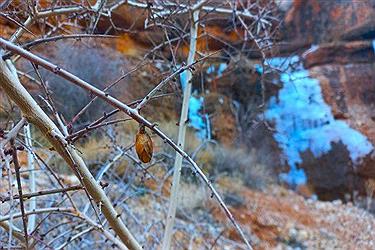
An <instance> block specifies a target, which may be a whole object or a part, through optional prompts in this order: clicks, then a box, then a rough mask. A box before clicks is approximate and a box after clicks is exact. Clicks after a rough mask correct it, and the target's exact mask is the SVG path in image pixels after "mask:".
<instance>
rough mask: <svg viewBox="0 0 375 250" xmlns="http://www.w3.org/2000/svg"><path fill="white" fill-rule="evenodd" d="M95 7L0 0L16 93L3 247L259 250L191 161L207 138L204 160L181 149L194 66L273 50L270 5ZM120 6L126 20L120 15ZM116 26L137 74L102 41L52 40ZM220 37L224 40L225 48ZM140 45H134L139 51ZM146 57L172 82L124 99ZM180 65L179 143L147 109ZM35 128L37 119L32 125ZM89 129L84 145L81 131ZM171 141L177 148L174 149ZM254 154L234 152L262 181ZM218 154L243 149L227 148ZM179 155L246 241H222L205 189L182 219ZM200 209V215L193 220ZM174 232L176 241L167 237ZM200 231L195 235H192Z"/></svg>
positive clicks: (2, 76)
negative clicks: (151, 150)
mask: <svg viewBox="0 0 375 250" xmlns="http://www.w3.org/2000/svg"><path fill="white" fill-rule="evenodd" d="M93 2H95V3H92V1H78V0H77V1H68V2H67V1H45V2H44V1H43V3H42V2H40V3H39V2H38V1H36V2H35V3H34V1H6V2H5V3H4V4H1V5H0V8H1V9H2V11H1V13H0V14H1V15H0V17H1V18H2V19H4V20H5V23H6V25H4V29H2V30H1V32H3V31H4V33H6V34H5V37H7V39H3V38H0V46H1V47H2V48H3V49H4V53H3V52H2V53H1V57H2V58H1V60H0V87H1V88H2V91H4V93H5V94H6V95H7V97H9V99H10V100H11V101H12V102H14V104H12V105H10V107H9V108H7V110H6V111H5V112H4V114H5V118H4V119H6V120H7V121H6V122H4V123H3V121H1V122H2V123H1V124H2V126H3V127H2V130H1V131H0V158H1V159H2V162H1V168H2V170H3V171H2V173H1V180H0V181H1V185H0V188H1V200H2V201H3V204H2V209H1V214H0V228H1V232H6V233H1V235H0V240H1V241H0V246H1V247H2V246H7V247H8V249H11V248H26V249H32V248H37V249H43V248H53V249H65V248H72V249H82V248H94V249H97V248H110V247H115V248H119V249H127V248H129V249H141V248H142V247H141V246H144V247H146V248H149V249H155V248H157V247H158V246H160V245H162V246H163V249H170V247H171V246H172V247H173V248H177V249H179V248H186V247H187V246H189V247H190V248H195V246H199V247H202V245H203V247H206V248H211V247H212V246H211V245H214V244H217V242H220V244H221V246H223V247H234V246H235V247H239V248H249V249H252V247H251V245H250V243H249V240H248V239H250V235H249V234H248V233H247V234H245V233H244V232H243V230H242V229H241V227H240V225H239V224H238V223H237V221H236V220H235V219H234V217H233V215H232V213H231V211H230V210H229V209H228V207H227V205H226V204H225V202H224V201H223V199H222V198H221V195H220V194H219V193H218V191H217V190H216V188H215V185H214V183H212V181H211V180H210V179H209V178H208V177H207V176H206V175H205V171H204V170H202V168H200V167H199V165H198V164H197V162H196V161H195V160H194V159H193V158H195V155H196V153H195V152H196V150H197V148H199V145H196V146H195V147H194V148H195V149H194V150H193V151H192V155H194V156H190V155H189V154H187V153H186V152H185V150H184V145H185V144H187V143H185V140H186V135H185V133H186V126H187V124H188V120H187V111H188V109H189V96H190V94H191V89H190V87H191V85H192V79H193V74H195V72H197V69H199V67H197V66H198V65H199V64H202V63H204V62H206V61H207V62H209V60H212V61H218V60H219V61H220V60H221V56H222V55H224V56H227V57H228V56H230V54H232V53H233V54H237V55H238V54H244V55H248V56H250V55H251V56H254V57H257V58H260V59H262V58H263V59H264V58H265V50H266V49H267V48H268V47H269V45H270V44H271V40H270V37H271V30H272V27H273V22H274V21H275V19H274V18H273V15H272V14H273V11H272V9H273V7H274V5H273V4H264V5H261V4H249V3H247V2H243V3H242V2H241V3H240V4H239V5H237V4H233V3H232V2H231V1H225V2H220V3H218V5H216V2H214V1H209V0H200V1H194V2H190V1H186V2H185V1H184V2H178V3H177V2H176V3H174V2H165V1H155V2H154V3H150V2H149V1H101V0H98V1H93ZM123 8H125V10H124V9H123ZM266 10H267V11H266ZM122 11H125V13H127V15H122V14H123V13H124V12H122ZM122 17H125V20H124V19H121V18H122ZM127 17H131V18H130V19H126V18H127ZM139 19H141V21H139ZM223 20H225V21H223ZM129 22H130V23H129ZM211 22H213V23H216V24H217V23H222V24H225V26H226V27H225V29H228V31H230V32H231V35H232V36H235V37H237V39H236V41H235V43H234V44H233V45H231V44H230V43H231V41H230V40H229V41H223V39H222V38H221V37H220V36H219V37H216V36H215V35H213V34H214V32H211V33H210V31H209V29H208V26H209V25H210V23H211ZM0 25H3V24H0ZM7 32H8V33H7ZM82 32H85V33H84V34H83V33H82ZM139 32H140V33H141V35H139V36H138V33H139ZM153 32H154V33H153ZM94 33H95V34H94ZM98 33H102V34H98ZM109 33H111V34H116V35H118V34H120V35H121V36H122V39H123V40H122V42H124V41H125V44H123V43H122V44H121V42H120V44H118V43H116V42H115V43H114V44H113V45H114V46H115V47H116V48H117V49H118V50H119V51H121V52H124V53H128V54H131V55H132V56H134V57H135V58H136V59H137V60H136V61H137V62H136V63H135V67H134V69H133V70H130V69H129V68H128V67H127V66H128V65H127V61H126V60H124V59H123V58H122V56H117V55H115V54H113V53H112V52H113V51H111V50H110V49H105V46H103V47H90V46H87V44H85V43H84V42H77V41H75V42H73V43H68V42H59V43H56V44H55V45H51V43H54V42H56V41H58V40H66V39H86V43H89V44H90V41H92V40H91V39H99V38H100V39H114V37H112V36H108V35H107V34H109ZM225 35H226V33H225V32H224V36H225ZM139 37H141V41H140V40H139ZM224 38H225V37H224ZM142 39H143V40H142ZM224 40H225V39H224ZM142 41H143V42H142ZM207 41H211V42H207ZM212 41H214V42H212ZM211 43H212V44H211ZM218 44H219V46H220V47H223V48H225V49H223V51H220V50H221V49H219V51H217V49H218V47H217V46H218ZM130 45H132V46H134V47H133V48H129V47H130ZM35 46H37V47H39V46H40V47H39V48H38V50H37V51H39V52H35ZM42 46H45V47H42ZM250 47H251V49H250ZM43 48H48V49H43ZM228 48H230V49H228ZM29 51H31V52H29ZM139 51H141V52H142V53H143V54H142V55H140V54H139ZM40 54H42V55H43V57H44V58H42V57H41V56H39V55H40ZM20 58H21V59H20ZM45 58H48V59H45ZM18 60H20V61H21V62H20V63H17V61H18ZM144 64H154V65H155V67H156V68H158V69H159V70H160V71H161V72H162V74H163V75H162V76H163V77H162V79H161V80H160V81H157V80H155V83H153V85H155V86H153V87H152V88H151V89H149V90H147V91H146V93H147V94H146V95H145V96H144V97H142V98H141V100H131V101H130V102H129V103H125V102H124V100H119V99H120V98H121V96H118V95H117V93H118V92H120V91H123V90H124V89H125V87H124V86H121V85H123V83H124V81H122V80H123V78H124V77H125V75H127V74H128V73H129V74H130V72H136V73H137V74H141V73H140V72H139V67H140V65H144ZM21 65H23V67H21ZM30 65H31V66H32V67H30ZM122 70H124V71H125V72H122ZM184 71H186V72H187V81H186V86H187V87H185V89H184V95H183V101H182V108H181V117H180V122H179V123H178V124H177V125H178V129H179V132H178V136H177V137H178V140H177V143H175V142H174V141H173V140H172V139H171V136H169V135H167V134H166V133H164V132H163V130H162V124H161V125H160V126H158V124H155V123H154V122H151V121H149V120H148V119H147V118H146V117H144V115H143V108H144V107H145V106H148V107H150V106H151V105H150V101H152V100H153V99H155V98H163V97H164V96H166V95H168V94H170V93H167V92H166V91H165V90H166V88H165V87H166V86H167V85H168V84H170V83H171V82H173V81H176V79H177V78H178V77H179V75H180V73H182V72H184ZM119 75H120V76H122V77H120V78H119ZM21 76H22V83H26V82H28V81H30V82H32V83H33V84H36V86H37V89H38V90H37V91H35V92H34V94H33V96H31V95H30V93H29V92H31V87H30V86H26V85H25V86H26V87H27V88H25V86H24V85H22V84H21V82H20V77H21ZM62 79H65V80H62ZM170 86H172V87H173V84H170ZM175 87H176V86H175ZM35 99H37V101H36V100H35ZM127 101H128V100H127ZM129 117H130V118H129ZM2 119H3V118H2ZM130 119H131V120H133V121H135V122H136V125H134V124H133V125H134V126H133V125H130V127H131V126H133V127H131V128H129V129H128V130H125V129H124V127H120V126H118V127H116V124H123V123H126V122H129V120H130ZM27 123H30V124H31V125H32V126H33V129H32V130H30V127H29V126H28V125H26V124H27ZM82 124H83V126H82ZM139 125H142V126H144V127H147V131H148V133H152V136H153V137H154V143H155V149H156V150H155V151H156V152H155V157H154V158H153V159H152V161H151V162H150V163H148V164H144V163H142V162H141V161H140V160H139V159H138V158H137V156H136V154H135V153H134V152H133V148H134V136H135V133H137V130H138V128H137V127H138V126H139ZM34 129H35V130H37V131H39V132H38V133H39V134H36V133H34V131H35V130H34ZM121 129H124V130H121ZM84 137H87V138H86V140H82V139H83V138H84ZM156 137H157V138H159V139H157V138H156ZM41 138H43V139H41ZM164 144H168V145H169V146H170V147H171V148H172V150H171V151H169V152H168V151H167V150H164V148H165V147H164V146H162V145H164ZM193 144H194V143H193ZM187 151H189V150H187ZM198 151H199V150H198ZM238 157H243V154H238ZM84 158H85V160H84ZM174 159H176V160H175V164H174V168H171V165H172V163H171V161H173V160H174ZM246 159H247V160H250V159H249V158H246ZM246 159H245V158H244V159H243V160H242V159H241V160H239V159H237V162H238V166H235V167H236V168H239V169H241V168H243V171H250V172H249V173H248V175H249V176H254V177H252V178H257V177H259V176H258V175H257V172H253V170H249V168H248V167H247V166H245V165H246ZM201 160H203V158H202V159H201ZM222 160H223V161H234V158H231V156H227V158H225V159H222ZM86 163H88V164H86ZM182 163H184V164H186V165H189V166H190V167H191V169H192V172H193V175H194V176H197V177H199V178H200V180H201V181H202V182H203V183H204V184H205V185H206V186H207V187H208V189H209V192H208V193H211V194H212V195H211V196H212V197H214V198H215V199H216V201H217V202H218V204H219V206H220V207H221V209H222V211H223V212H224V214H225V215H226V216H227V217H228V218H229V220H230V222H231V223H232V224H233V226H234V227H235V229H236V231H237V232H238V234H239V236H240V237H241V239H242V241H243V243H239V242H234V241H229V240H225V237H221V239H220V240H218V239H217V238H216V237H218V236H220V235H221V234H220V232H219V230H223V229H222V228H220V225H216V224H215V223H214V222H213V220H212V219H211V218H210V215H209V214H208V213H207V212H205V211H204V209H203V208H204V206H202V207H200V206H199V203H201V202H203V200H204V197H203V195H195V196H188V198H189V199H190V200H189V199H188V200H187V201H182V204H183V207H182V208H181V209H179V210H178V211H179V214H178V216H177V217H176V219H174V218H175V210H176V206H177V200H176V199H175V198H176V197H178V196H179V194H180V193H181V191H180V190H179V176H180V169H181V165H182ZM187 163H188V164H187ZM214 164H218V163H217V162H215V163H214ZM63 168H65V171H62V169H63ZM221 168H222V169H224V168H225V167H221ZM66 169H69V172H68V171H66ZM219 169H220V167H219ZM172 171H174V173H173V180H171V178H172V177H171V174H172ZM68 173H69V174H68ZM171 183H172V184H173V185H172V191H170V187H171ZM262 183H263V182H260V183H256V184H254V187H259V186H261V185H262ZM249 185H250V184H249ZM251 185H253V184H251ZM200 189H202V186H199V185H195V186H189V185H187V186H185V184H184V185H183V190H182V194H184V193H185V192H186V193H191V192H195V193H196V194H197V193H198V190H200ZM184 190H185V191H184ZM169 195H171V198H168V197H169ZM167 201H170V202H169V204H170V206H169V209H168V211H167V209H166V207H165V204H166V203H167ZM195 210H200V211H201V212H202V213H201V214H198V215H195V214H193V215H191V214H190V213H193V212H195ZM165 219H166V221H167V222H166V223H165V224H166V225H165V224H164V221H165ZM164 229H165V233H164V232H163V231H164ZM202 235H204V236H205V237H204V240H202ZM116 236H118V237H116ZM172 236H174V237H175V238H176V241H174V242H172V241H171V239H172ZM196 238H198V239H199V240H197V242H199V244H198V243H194V242H195V239H196ZM215 238H216V240H215ZM223 238H224V239H223Z"/></svg>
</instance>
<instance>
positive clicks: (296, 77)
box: [265, 56, 373, 185]
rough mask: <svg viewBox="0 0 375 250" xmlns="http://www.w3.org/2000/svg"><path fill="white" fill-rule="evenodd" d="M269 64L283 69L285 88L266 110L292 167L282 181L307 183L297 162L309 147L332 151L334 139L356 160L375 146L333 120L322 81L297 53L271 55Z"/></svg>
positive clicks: (317, 151)
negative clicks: (287, 55) (313, 74)
mask: <svg viewBox="0 0 375 250" xmlns="http://www.w3.org/2000/svg"><path fill="white" fill-rule="evenodd" d="M266 63H267V64H268V65H270V66H272V67H275V68H278V69H279V70H281V71H282V72H283V73H281V76H280V78H281V81H282V83H283V87H282V89H281V90H280V91H279V93H278V96H277V97H272V98H271V99H270V101H269V103H268V110H267V111H266V113H265V116H266V119H267V120H270V121H274V122H275V126H276V133H275V135H274V138H275V139H276V141H277V142H278V143H279V146H280V147H281V149H282V151H283V153H284V156H285V158H286V160H287V162H288V164H289V166H290V168H291V170H290V172H289V173H287V174H282V175H281V176H280V177H281V179H282V180H284V181H286V182H287V183H289V184H291V185H299V184H304V183H306V175H305V173H304V171H303V170H302V169H298V168H297V165H298V164H300V163H302V159H301V153H302V152H304V151H306V150H307V149H310V150H311V152H312V153H313V155H314V156H315V157H319V156H321V155H322V154H324V153H327V152H328V151H330V150H331V143H332V142H339V141H341V142H342V143H343V144H344V145H345V146H346V147H347V149H348V151H349V153H350V158H351V160H352V161H353V162H354V163H358V161H359V160H360V158H361V157H363V156H365V155H367V154H368V153H370V151H371V150H372V149H373V145H372V144H371V143H370V142H369V141H368V140H367V138H366V137H365V136H364V135H362V134H361V133H359V132H358V131H356V130H354V129H352V128H350V127H349V125H348V124H347V123H345V122H343V121H340V120H335V119H334V117H333V115H332V112H331V108H330V107H329V106H328V105H327V104H326V103H325V102H324V99H323V96H322V92H321V88H320V85H319V81H318V80H317V79H314V78H311V77H310V76H309V72H308V71H307V70H305V69H304V68H303V66H302V64H301V63H300V60H299V57H298V56H293V57H290V58H272V59H269V60H267V62H266Z"/></svg>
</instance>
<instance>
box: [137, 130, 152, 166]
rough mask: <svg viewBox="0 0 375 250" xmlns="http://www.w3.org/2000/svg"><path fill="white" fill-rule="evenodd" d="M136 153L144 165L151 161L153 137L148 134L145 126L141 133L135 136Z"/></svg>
mask: <svg viewBox="0 0 375 250" xmlns="http://www.w3.org/2000/svg"><path fill="white" fill-rule="evenodd" d="M135 151H136V152H137V155H138V158H139V159H140V160H141V161H142V162H143V163H147V162H150V161H151V158H152V153H153V144H152V140H151V137H150V136H149V134H148V133H147V132H146V129H145V126H143V125H141V126H140V127H139V131H138V133H137V135H136V136H135Z"/></svg>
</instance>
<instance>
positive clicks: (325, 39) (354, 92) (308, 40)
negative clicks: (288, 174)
mask: <svg viewBox="0 0 375 250" xmlns="http://www.w3.org/2000/svg"><path fill="white" fill-rule="evenodd" d="M302 2H303V3H302ZM374 18H375V2H374V1H371V0H369V1H366V0H364V1H354V0H353V1H315V0H309V1H298V0H295V1H294V3H293V5H292V6H291V8H290V9H289V10H288V11H287V12H286V14H285V19H284V26H283V28H282V29H281V34H280V39H281V40H283V41H288V42H290V43H293V44H299V45H300V51H305V53H304V54H303V55H302V58H303V62H304V67H305V68H306V69H307V70H308V71H309V73H310V76H311V77H312V78H314V79H317V80H318V82H319V84H320V88H321V91H322V95H323V98H324V101H325V103H327V104H328V105H329V106H330V108H331V112H332V114H333V116H334V118H335V120H338V121H344V122H345V123H346V124H348V125H349V126H350V127H351V128H352V129H354V130H356V131H358V132H360V133H361V134H362V135H364V136H366V138H367V139H368V141H369V142H370V143H371V144H372V145H375V119H374V117H375V116H374V115H375V113H374V112H375V111H374V106H375V94H374V93H375V42H374V41H375V40H374V39H375V22H374V20H375V19H374ZM306 48H311V49H310V50H309V51H306ZM346 136H349V135H346ZM339 143H340V142H339ZM360 146H361V145H357V147H360ZM346 150H347V148H345V147H342V146H340V145H336V146H334V147H333V148H332V150H331V151H329V152H327V153H326V155H324V156H322V157H320V158H319V157H318V159H316V158H315V157H311V156H308V155H305V156H304V157H303V158H304V160H305V162H304V163H303V164H302V165H301V167H303V168H305V169H306V172H307V173H308V181H309V182H310V183H311V184H312V185H313V186H314V187H315V189H316V191H317V192H318V194H320V195H321V196H324V197H325V198H335V197H342V196H341V195H340V194H339V193H340V192H342V190H346V191H348V192H349V193H350V192H352V191H353V189H356V190H360V191H361V190H362V191H363V190H364V184H363V183H364V179H368V178H374V177H375V170H374V168H375V164H374V163H375V156H374V153H373V149H372V150H371V151H370V152H369V153H368V154H366V155H365V156H364V157H361V159H359V160H358V161H357V162H355V163H352V161H351V160H350V157H348V152H346ZM349 154H350V152H349ZM331 157H332V158H335V159H336V160H335V161H330V160H328V159H331ZM319 162H321V163H322V164H319ZM328 162H329V163H330V164H326V163H328ZM322 176H324V178H321V177H322ZM339 176H343V178H340V177H339ZM339 182H341V183H339ZM328 193H330V194H329V195H328Z"/></svg>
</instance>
